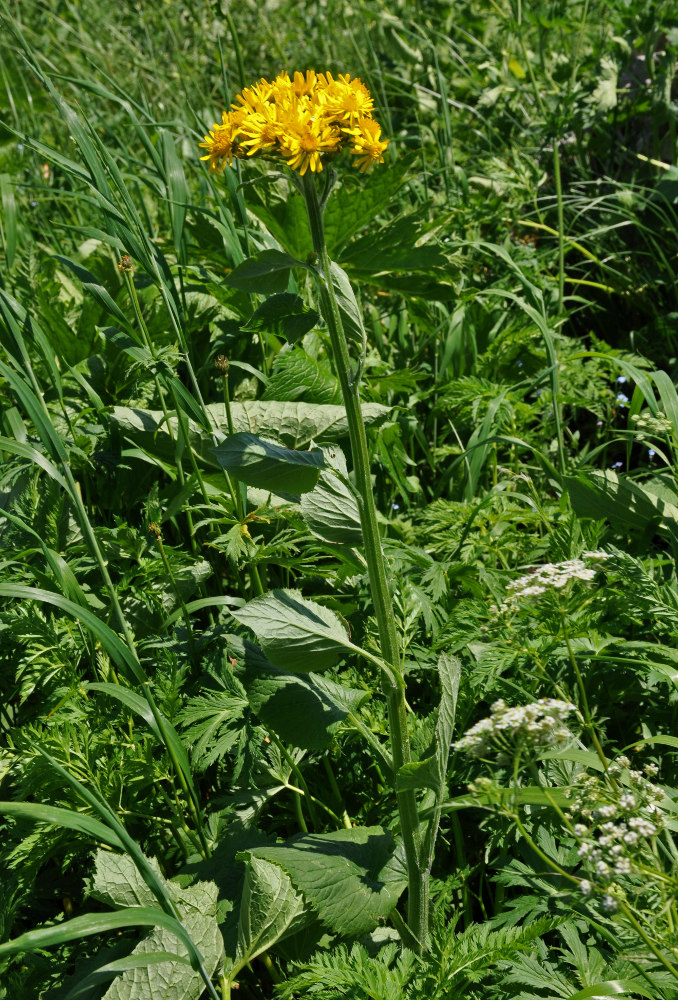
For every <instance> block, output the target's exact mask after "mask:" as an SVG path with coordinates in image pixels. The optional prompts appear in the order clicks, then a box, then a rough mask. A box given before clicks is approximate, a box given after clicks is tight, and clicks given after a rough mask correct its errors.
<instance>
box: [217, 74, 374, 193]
mask: <svg viewBox="0 0 678 1000" xmlns="http://www.w3.org/2000/svg"><path fill="white" fill-rule="evenodd" d="M373 111H374V101H373V100H372V95H371V94H370V92H369V90H368V89H367V87H366V86H365V84H364V83H363V82H362V80H359V79H358V78H357V77H355V78H354V79H351V77H350V76H349V75H348V74H344V75H340V76H339V77H338V78H336V79H335V78H334V77H333V76H332V74H331V73H329V72H326V73H316V72H315V71H314V70H307V71H306V72H305V73H301V72H299V71H298V70H297V71H296V72H295V73H294V76H293V77H292V78H290V76H289V74H288V73H285V72H283V73H280V74H279V75H278V76H277V77H276V78H275V80H273V82H272V83H269V81H268V80H264V79H261V80H259V81H258V82H257V83H255V84H253V85H252V86H251V87H245V88H244V89H243V90H242V91H241V93H240V94H238V95H237V97H236V99H235V101H234V102H233V104H232V105H231V110H230V111H225V112H224V114H223V118H222V123H221V125H215V126H214V129H213V130H212V131H211V132H210V133H209V135H206V136H205V141H204V142H201V143H200V145H201V146H202V147H204V148H205V149H206V150H207V155H206V156H203V157H202V159H203V160H209V166H210V170H223V168H224V167H225V166H226V164H229V165H230V164H231V163H232V162H233V157H234V156H238V157H242V156H256V155H260V156H265V157H267V158H268V159H279V160H281V161H283V162H285V163H286V164H287V166H289V167H291V168H292V170H298V171H299V173H300V174H302V175H304V174H305V173H306V172H307V171H308V170H310V171H311V173H319V172H320V171H321V170H322V169H323V164H324V163H325V162H326V161H327V159H328V158H331V157H332V158H333V157H335V156H337V155H338V154H339V153H340V152H341V151H342V149H345V148H347V147H350V149H351V152H352V153H353V154H354V155H355V156H357V157H358V160H357V161H356V162H355V166H358V167H359V168H360V170H361V172H365V171H366V170H369V169H371V167H373V166H374V164H375V163H383V162H384V157H383V153H384V150H385V149H386V147H387V146H388V140H387V139H384V140H382V139H381V127H380V126H379V124H378V123H377V122H375V121H374V119H373V118H372V112H373Z"/></svg>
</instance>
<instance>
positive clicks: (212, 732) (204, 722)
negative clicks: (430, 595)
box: [179, 691, 247, 771]
mask: <svg viewBox="0 0 678 1000" xmlns="http://www.w3.org/2000/svg"><path fill="white" fill-rule="evenodd" d="M246 708H247V701H246V699H245V698H237V697H233V696H232V695H229V694H227V693H226V692H225V691H203V692H202V694H200V695H199V696H198V697H196V698H189V700H188V701H187V702H186V705H185V706H184V707H183V708H182V710H181V712H180V713H179V721H180V722H181V723H182V724H183V725H184V726H186V727H187V728H186V729H185V731H184V739H185V740H186V741H187V742H188V743H192V744H193V746H192V749H191V760H192V762H193V766H194V767H196V768H198V769H199V770H200V771H204V770H205V768H207V767H209V766H210V765H211V764H214V762H215V761H217V760H219V758H220V757H223V756H224V754H226V753H227V752H228V751H229V750H230V749H231V747H232V746H233V745H234V743H235V742H236V741H237V739H238V735H239V728H234V727H235V726H236V724H237V723H238V722H239V721H240V719H241V718H242V715H243V712H244V711H245V709H246Z"/></svg>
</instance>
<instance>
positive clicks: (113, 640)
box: [0, 583, 146, 684]
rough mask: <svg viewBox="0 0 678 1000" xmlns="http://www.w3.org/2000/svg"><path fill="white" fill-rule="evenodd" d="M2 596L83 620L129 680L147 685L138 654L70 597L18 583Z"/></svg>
mask: <svg viewBox="0 0 678 1000" xmlns="http://www.w3.org/2000/svg"><path fill="white" fill-rule="evenodd" d="M0 597H13V598H17V599H18V600H23V601H39V602H41V603H43V604H51V605H53V606H54V607H57V608H59V609H60V610H61V611H65V612H66V613H67V614H69V615H71V617H73V618H75V619H76V620H79V621H81V622H82V624H83V625H84V626H85V627H86V628H88V629H89V630H90V631H91V632H92V634H93V635H95V636H96V638H97V639H98V640H99V642H100V643H101V645H102V646H103V647H104V649H105V650H106V652H107V653H108V654H109V656H110V657H111V659H112V660H113V662H114V663H115V665H116V666H117V667H119V668H120V669H121V670H122V671H123V672H124V674H125V675H126V676H127V677H130V676H133V677H135V678H136V680H137V681H139V683H141V684H143V683H145V682H146V676H145V674H144V672H143V670H142V668H141V665H140V664H139V661H138V660H137V658H136V657H135V656H134V654H133V653H131V652H130V650H129V649H128V648H127V646H126V645H125V644H124V643H123V642H122V640H121V639H120V638H119V637H118V636H117V635H116V633H115V632H113V630H112V629H110V628H109V627H108V625H106V624H104V622H102V621H101V620H100V619H99V618H97V616H96V615H95V614H93V613H92V612H91V611H89V610H88V609H87V608H83V607H81V605H79V604H75V603H74V602H73V601H69V600H68V599H67V598H65V597H62V596H61V594H54V593H52V591H49V590H39V589H37V588H32V587H24V586H23V585H21V584H14V583H6V584H0Z"/></svg>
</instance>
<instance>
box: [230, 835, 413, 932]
mask: <svg viewBox="0 0 678 1000" xmlns="http://www.w3.org/2000/svg"><path fill="white" fill-rule="evenodd" d="M249 854H250V856H256V857H259V858H265V859H266V860H267V861H272V862H273V863H274V864H276V865H279V866H280V867H281V868H282V869H283V871H285V872H286V873H287V874H288V875H289V877H290V879H291V881H292V885H293V886H294V887H295V889H297V890H298V891H299V892H300V893H301V894H302V895H303V897H304V899H305V901H306V903H307V904H308V905H309V906H310V907H311V908H312V909H313V910H314V911H315V912H316V914H317V915H318V917H319V919H320V920H321V921H322V922H323V923H324V924H325V926H326V927H327V928H328V929H329V930H331V931H333V932H335V933H336V934H341V935H347V936H353V935H359V934H365V933H368V932H369V931H371V930H374V928H375V927H376V926H377V923H378V922H379V921H380V920H383V919H385V918H386V917H387V916H388V915H389V914H390V913H391V911H392V910H393V909H394V907H395V905H396V903H397V902H398V898H399V897H400V894H401V893H402V891H403V890H404V888H405V886H406V884H407V880H406V878H405V875H404V872H403V870H402V866H401V863H400V859H399V858H398V856H397V855H395V842H394V840H393V835H392V834H391V833H390V832H389V831H388V830H385V829H383V828H382V827H380V826H373V827H354V828H353V829H352V830H339V831H337V832H336V833H323V834H309V835H307V836H304V837H300V838H299V839H298V840H295V841H291V842H290V843H288V844H285V845H283V846H276V847H257V848H255V849H254V850H253V851H251V852H249Z"/></svg>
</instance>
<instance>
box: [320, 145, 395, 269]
mask: <svg viewBox="0 0 678 1000" xmlns="http://www.w3.org/2000/svg"><path fill="white" fill-rule="evenodd" d="M407 169H408V164H407V162H406V158H403V160H401V161H400V162H399V163H395V164H389V168H388V170H373V171H372V172H371V173H369V174H362V175H361V176H360V177H358V176H355V175H351V174H349V173H344V175H343V177H342V183H341V185H339V186H337V187H336V188H335V189H334V190H333V191H332V195H331V197H330V199H329V200H328V202H327V206H326V207H325V214H324V219H323V222H324V228H325V239H326V241H327V248H328V250H329V253H330V256H332V255H334V254H336V253H337V252H338V251H339V250H341V248H342V247H343V246H345V244H346V243H348V241H349V240H350V239H351V237H352V236H354V235H355V234H356V233H357V232H359V231H360V230H361V229H365V227H366V226H368V225H369V224H370V222H371V221H372V219H375V218H376V217H377V215H379V213H380V212H383V211H384V209H386V208H388V206H389V205H391V204H392V203H393V202H392V199H393V196H394V195H395V193H396V191H398V189H399V188H400V187H401V186H402V183H403V178H404V175H405V172H406V170H407Z"/></svg>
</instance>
